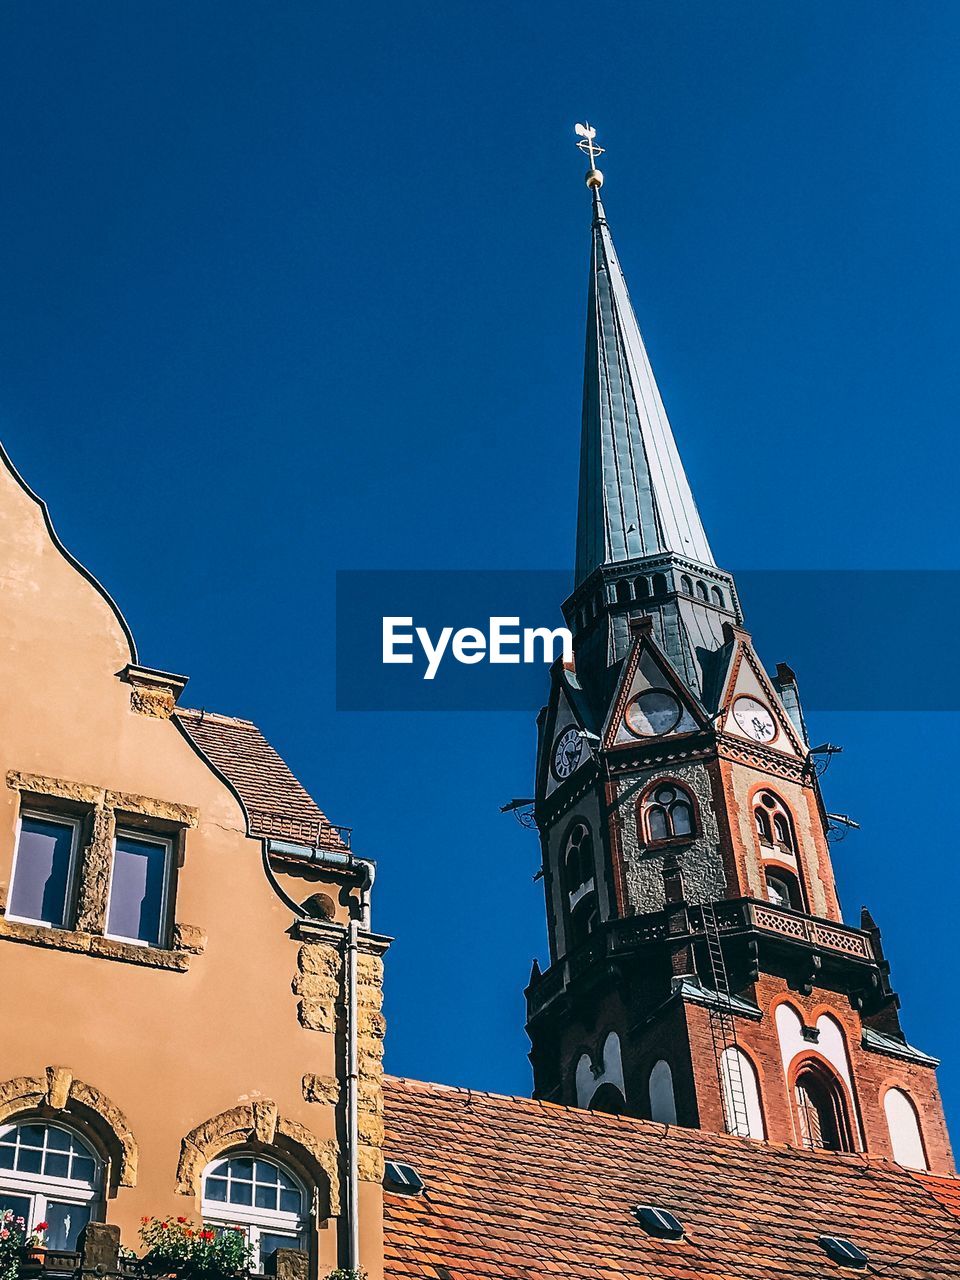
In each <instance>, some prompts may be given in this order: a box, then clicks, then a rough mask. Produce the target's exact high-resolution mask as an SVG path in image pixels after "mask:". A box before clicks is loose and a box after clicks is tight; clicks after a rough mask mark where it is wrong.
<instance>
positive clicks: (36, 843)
mask: <svg viewBox="0 0 960 1280" xmlns="http://www.w3.org/2000/svg"><path fill="white" fill-rule="evenodd" d="M72 842H73V828H72V827H71V826H68V825H67V824H66V823H63V822H50V821H49V820H48V819H46V818H30V817H25V818H23V820H22V822H21V825H20V840H19V843H18V845H17V863H16V870H15V871H14V876H13V887H12V888H11V890H10V905H9V911H10V914H11V915H13V916H22V917H23V918H24V919H26V920H38V921H40V922H41V923H43V924H51V925H55V926H57V927H58V928H59V927H62V926H63V925H64V924H65V923H66V911H67V889H68V887H69V885H68V881H69V873H70V849H71V845H72Z"/></svg>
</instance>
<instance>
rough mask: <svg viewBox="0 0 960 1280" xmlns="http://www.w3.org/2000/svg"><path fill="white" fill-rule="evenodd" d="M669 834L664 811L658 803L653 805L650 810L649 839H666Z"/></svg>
mask: <svg viewBox="0 0 960 1280" xmlns="http://www.w3.org/2000/svg"><path fill="white" fill-rule="evenodd" d="M669 834H670V833H669V831H668V830H667V815H666V812H665V811H664V810H663V809H661V808H660V806H659V805H654V806H653V808H652V809H651V810H650V839H651V840H666V838H667V836H668V835H669Z"/></svg>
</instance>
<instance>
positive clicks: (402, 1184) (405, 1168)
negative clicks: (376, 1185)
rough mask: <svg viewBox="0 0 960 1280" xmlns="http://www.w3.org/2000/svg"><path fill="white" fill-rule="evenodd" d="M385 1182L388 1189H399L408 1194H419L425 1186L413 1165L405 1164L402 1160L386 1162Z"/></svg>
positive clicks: (384, 1169)
mask: <svg viewBox="0 0 960 1280" xmlns="http://www.w3.org/2000/svg"><path fill="white" fill-rule="evenodd" d="M383 1182H384V1185H385V1187H386V1188H387V1190H388V1191H399V1192H402V1193H403V1194H404V1195H408V1196H415V1195H419V1193H420V1192H421V1191H422V1190H423V1188H424V1186H425V1183H424V1181H423V1179H422V1178H421V1177H420V1175H419V1173H417V1171H416V1169H415V1168H414V1167H413V1165H412V1164H404V1163H403V1162H402V1161H400V1160H387V1161H386V1162H385V1164H384V1166H383Z"/></svg>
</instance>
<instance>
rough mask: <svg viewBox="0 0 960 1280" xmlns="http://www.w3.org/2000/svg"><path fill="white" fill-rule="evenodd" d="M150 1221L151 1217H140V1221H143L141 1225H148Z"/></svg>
mask: <svg viewBox="0 0 960 1280" xmlns="http://www.w3.org/2000/svg"><path fill="white" fill-rule="evenodd" d="M149 1221H150V1219H149V1218H141V1219H140V1223H141V1225H142V1226H144V1227H145V1226H146V1225H147V1223H148V1222H149Z"/></svg>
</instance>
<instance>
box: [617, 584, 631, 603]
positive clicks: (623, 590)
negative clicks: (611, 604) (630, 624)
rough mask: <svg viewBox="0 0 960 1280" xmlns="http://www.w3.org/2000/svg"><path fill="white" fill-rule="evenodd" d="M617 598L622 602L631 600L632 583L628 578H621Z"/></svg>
mask: <svg viewBox="0 0 960 1280" xmlns="http://www.w3.org/2000/svg"><path fill="white" fill-rule="evenodd" d="M617 599H618V600H619V602H620V603H621V604H629V602H630V583H629V582H628V581H627V579H626V578H621V579H620V581H619V582H618V583H617Z"/></svg>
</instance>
